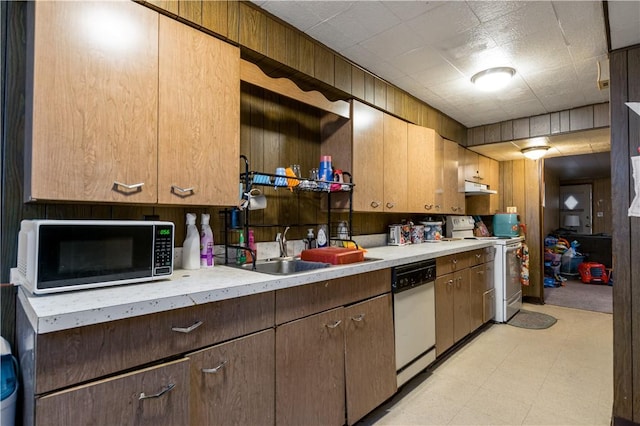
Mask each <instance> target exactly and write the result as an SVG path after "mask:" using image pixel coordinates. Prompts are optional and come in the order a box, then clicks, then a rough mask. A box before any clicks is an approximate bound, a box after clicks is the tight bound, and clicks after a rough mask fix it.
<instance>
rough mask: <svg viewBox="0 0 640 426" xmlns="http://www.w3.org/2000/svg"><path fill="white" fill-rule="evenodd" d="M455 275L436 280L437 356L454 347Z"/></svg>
mask: <svg viewBox="0 0 640 426" xmlns="http://www.w3.org/2000/svg"><path fill="white" fill-rule="evenodd" d="M453 289H454V276H453V274H447V275H443V276H441V277H438V278H436V356H440V355H442V354H443V353H444V352H445V351H446V350H447V349H449V348H450V347H451V346H453V320H454V318H453Z"/></svg>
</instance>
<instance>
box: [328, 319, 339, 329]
mask: <svg viewBox="0 0 640 426" xmlns="http://www.w3.org/2000/svg"><path fill="white" fill-rule="evenodd" d="M340 324H342V320H337V321H335V322H334V323H333V324H325V327H327V328H336V327H337V326H339V325H340Z"/></svg>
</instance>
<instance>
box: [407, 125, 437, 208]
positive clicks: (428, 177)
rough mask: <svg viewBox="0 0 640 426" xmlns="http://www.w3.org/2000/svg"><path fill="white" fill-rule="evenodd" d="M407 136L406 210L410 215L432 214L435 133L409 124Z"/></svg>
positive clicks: (434, 183) (433, 206)
mask: <svg viewBox="0 0 640 426" xmlns="http://www.w3.org/2000/svg"><path fill="white" fill-rule="evenodd" d="M407 135H408V137H407V150H408V159H407V173H408V175H407V176H408V180H407V194H409V195H408V197H407V198H408V199H407V209H408V211H409V212H411V213H433V212H435V210H434V208H435V192H436V186H435V185H436V179H435V175H436V168H435V136H436V132H435V130H433V129H428V128H426V127H421V126H416V125H414V124H409V125H408V128H407Z"/></svg>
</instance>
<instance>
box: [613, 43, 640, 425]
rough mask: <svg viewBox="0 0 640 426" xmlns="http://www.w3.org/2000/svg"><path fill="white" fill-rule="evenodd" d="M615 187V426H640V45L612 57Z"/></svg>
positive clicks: (614, 53)
mask: <svg viewBox="0 0 640 426" xmlns="http://www.w3.org/2000/svg"><path fill="white" fill-rule="evenodd" d="M609 66H610V81H611V86H610V93H611V188H612V217H613V222H612V224H613V234H612V241H613V268H614V282H615V284H614V286H613V424H614V425H628V424H629V422H634V424H640V261H639V259H640V257H639V255H638V253H640V218H639V217H629V216H628V209H629V206H630V205H631V200H632V198H633V196H634V195H636V194H635V192H636V190H637V188H638V185H637V183H636V184H635V186H634V180H633V172H632V169H631V161H630V157H631V156H637V155H638V146H640V117H639V116H638V115H636V114H634V113H633V112H632V111H631V110H630V109H629V108H627V106H626V105H625V104H624V103H625V102H629V101H632V102H639V101H640V78H639V76H640V46H636V47H634V48H630V49H625V50H620V51H615V52H611V54H610V57H609Z"/></svg>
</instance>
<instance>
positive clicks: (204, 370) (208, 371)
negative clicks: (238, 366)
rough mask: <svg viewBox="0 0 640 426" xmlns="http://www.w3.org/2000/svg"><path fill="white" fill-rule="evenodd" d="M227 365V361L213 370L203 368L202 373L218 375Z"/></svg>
mask: <svg viewBox="0 0 640 426" xmlns="http://www.w3.org/2000/svg"><path fill="white" fill-rule="evenodd" d="M226 364H227V361H222V362H221V363H220V364H219V365H218V366H217V367H213V368H203V369H202V372H203V373H217V372H218V371H219V370H220V369H221V368H222V367H224V366H225V365H226Z"/></svg>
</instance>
